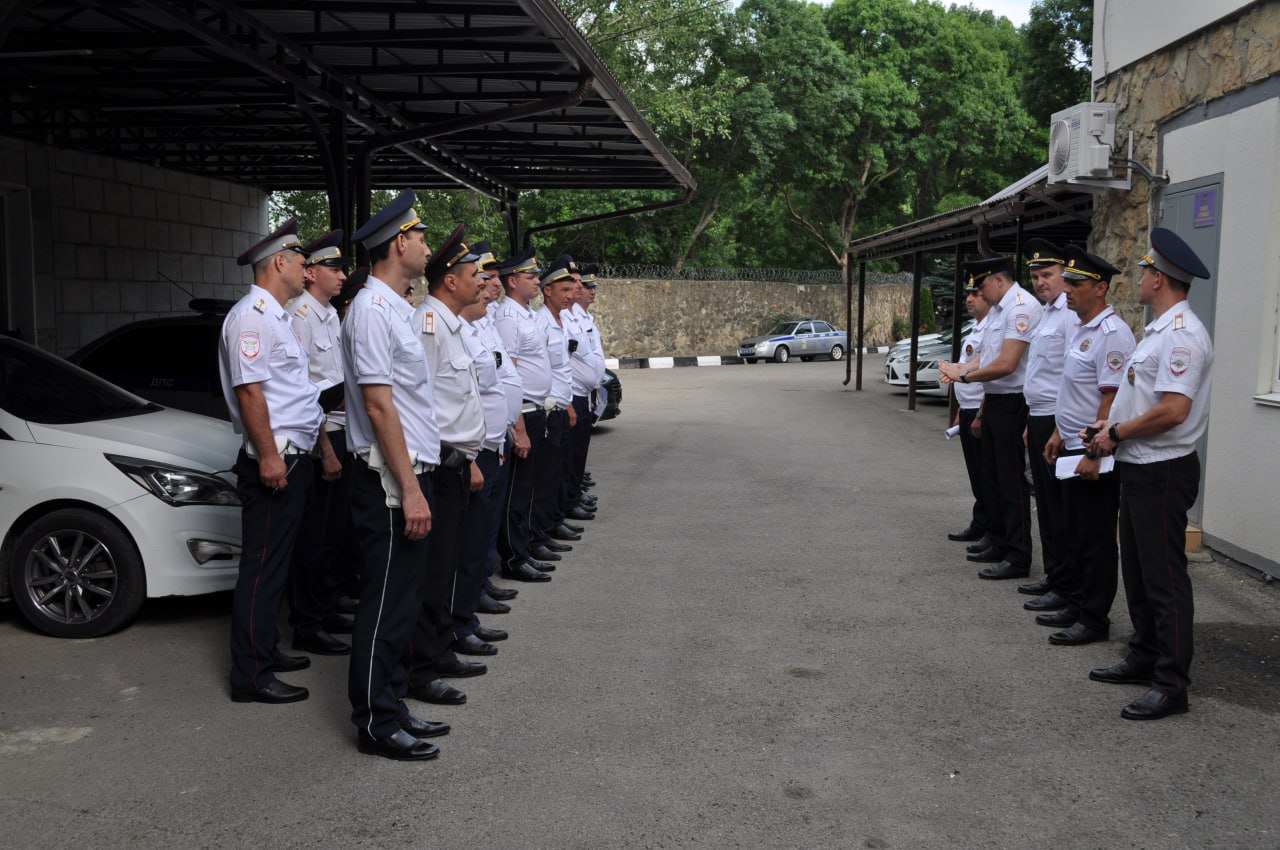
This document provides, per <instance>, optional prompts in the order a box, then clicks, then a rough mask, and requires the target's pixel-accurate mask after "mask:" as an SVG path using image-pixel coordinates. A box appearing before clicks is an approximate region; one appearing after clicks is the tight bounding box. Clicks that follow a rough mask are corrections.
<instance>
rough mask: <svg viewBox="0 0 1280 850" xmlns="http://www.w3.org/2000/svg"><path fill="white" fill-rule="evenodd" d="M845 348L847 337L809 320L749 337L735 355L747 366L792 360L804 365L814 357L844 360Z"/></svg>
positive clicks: (784, 325)
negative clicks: (768, 361)
mask: <svg viewBox="0 0 1280 850" xmlns="http://www.w3.org/2000/svg"><path fill="white" fill-rule="evenodd" d="M848 349H849V335H848V334H847V333H846V332H844V331H842V330H837V329H836V328H833V327H831V325H829V324H827V323H826V322H822V321H819V320H817V319H813V318H804V319H795V320H793V321H789V322H779V323H778V324H777V325H775V326H774V328H773V330H771V331H769V333H767V334H764V335H763V336H753V337H751V338H750V339H744V340H742V342H740V343H738V356H739V357H741V358H742V359H743V360H745V361H746V362H748V363H755V362H756V361H757V360H762V359H767V360H773V361H774V362H776V363H786V362H787V361H788V360H790V359H791V358H792V357H799V358H800V359H801V360H804V361H806V362H808V361H810V360H812V359H813V358H815V357H819V356H821V357H829V358H831V359H832V360H842V359H844V353H845V352H846V351H847V350H848Z"/></svg>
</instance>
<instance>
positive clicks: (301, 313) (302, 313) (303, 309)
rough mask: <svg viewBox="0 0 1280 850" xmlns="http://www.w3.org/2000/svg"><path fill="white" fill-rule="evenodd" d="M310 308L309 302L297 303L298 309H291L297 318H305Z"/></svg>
mask: <svg viewBox="0 0 1280 850" xmlns="http://www.w3.org/2000/svg"><path fill="white" fill-rule="evenodd" d="M310 310H311V305H310V304H299V305H298V309H297V310H294V311H293V315H295V316H297V317H298V318H299V319H305V318H306V317H307V313H308V312H309V311H310Z"/></svg>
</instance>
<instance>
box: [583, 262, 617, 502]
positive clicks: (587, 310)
mask: <svg viewBox="0 0 1280 850" xmlns="http://www.w3.org/2000/svg"><path fill="white" fill-rule="evenodd" d="M599 286H600V267H599V266H587V267H586V268H584V269H583V270H582V301H581V303H579V304H578V305H577V309H578V310H580V311H581V316H580V318H581V319H582V321H583V322H585V323H586V324H587V325H588V328H587V333H588V334H589V335H590V336H591V341H592V342H593V343H594V344H595V349H596V354H598V355H599V357H600V362H601V363H603V362H604V360H605V357H604V339H603V338H602V336H601V335H600V326H599V325H597V324H596V319H595V316H593V315H592V314H591V305H593V304H595V303H596V295H597V288H598V287H599ZM607 378H608V375H607V374H605V375H601V377H600V383H599V384H597V385H596V387H595V390H594V391H593V401H592V410H591V421H592V422H593V423H594V422H596V421H597V420H598V419H599V418H600V417H601V416H603V415H604V409H605V407H606V406H607V405H608V404H609V396H608V393H607V392H606V391H605V386H604V384H605V380H606V379H607ZM583 463H584V464H585V463H586V458H583ZM579 478H580V481H581V486H582V491H583V494H582V499H583V503H584V504H587V505H589V506H591V507H595V504H596V497H595V496H593V495H591V494H590V493H588V492H586V491H587V490H589V489H590V488H591V487H593V486H595V482H594V481H592V480H591V473H590V472H587V471H586V467H585V465H584V467H583V469H582V471H581V474H580V475H579Z"/></svg>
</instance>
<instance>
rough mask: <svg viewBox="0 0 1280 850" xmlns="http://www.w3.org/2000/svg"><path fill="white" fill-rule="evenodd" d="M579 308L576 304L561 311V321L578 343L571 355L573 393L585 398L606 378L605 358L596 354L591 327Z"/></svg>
mask: <svg viewBox="0 0 1280 850" xmlns="http://www.w3.org/2000/svg"><path fill="white" fill-rule="evenodd" d="M577 306H578V305H577V304H574V305H572V306H571V307H570V308H569V309H567V310H561V311H560V321H561V322H562V323H563V325H564V329H565V332H566V333H568V335H569V339H570V340H573V341H574V342H575V343H576V345H573V346H572V348H573V349H574V350H573V351H571V352H570V353H569V373H570V376H571V378H572V391H573V394H574V396H575V397H584V398H585V397H586V396H589V395H590V394H591V391H592V390H594V389H595V388H596V387H597V386H599V384H600V379H601V378H603V377H604V358H603V357H601V356H600V355H599V354H598V353H597V352H596V348H595V341H594V340H593V339H592V338H591V328H590V325H589V324H588V322H584V321H583V319H582V316H580V315H578V313H577V312H575V308H577ZM583 315H585V313H584V314H583Z"/></svg>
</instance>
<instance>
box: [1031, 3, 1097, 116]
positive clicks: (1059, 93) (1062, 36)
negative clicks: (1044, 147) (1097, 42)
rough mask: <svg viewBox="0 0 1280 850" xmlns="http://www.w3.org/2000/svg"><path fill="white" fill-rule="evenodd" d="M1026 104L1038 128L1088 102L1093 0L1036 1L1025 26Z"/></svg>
mask: <svg viewBox="0 0 1280 850" xmlns="http://www.w3.org/2000/svg"><path fill="white" fill-rule="evenodd" d="M1021 35H1022V51H1021V55H1022V63H1021V65H1022V68H1021V70H1022V79H1021V85H1020V94H1021V97H1022V104H1023V106H1024V107H1025V108H1026V110H1027V112H1029V113H1030V114H1031V117H1032V118H1033V119H1035V121H1036V122H1037V124H1039V125H1040V126H1042V127H1047V126H1048V124H1049V116H1051V115H1052V114H1053V113H1055V112H1057V111H1058V110H1060V109H1065V108H1066V107H1068V106H1071V105H1072V104H1075V103H1079V102H1081V101H1085V100H1089V93H1090V82H1091V79H1090V71H1089V65H1090V62H1091V60H1092V58H1093V0H1038V2H1036V3H1034V4H1032V6H1031V14H1030V16H1029V18H1028V20H1027V23H1026V24H1025V25H1024V26H1023V27H1022V33H1021Z"/></svg>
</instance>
